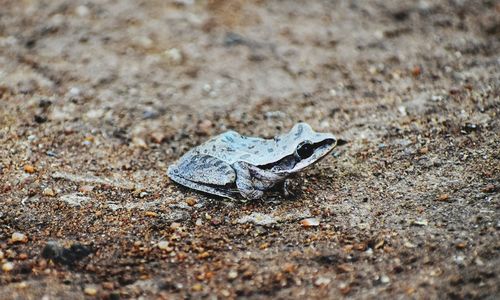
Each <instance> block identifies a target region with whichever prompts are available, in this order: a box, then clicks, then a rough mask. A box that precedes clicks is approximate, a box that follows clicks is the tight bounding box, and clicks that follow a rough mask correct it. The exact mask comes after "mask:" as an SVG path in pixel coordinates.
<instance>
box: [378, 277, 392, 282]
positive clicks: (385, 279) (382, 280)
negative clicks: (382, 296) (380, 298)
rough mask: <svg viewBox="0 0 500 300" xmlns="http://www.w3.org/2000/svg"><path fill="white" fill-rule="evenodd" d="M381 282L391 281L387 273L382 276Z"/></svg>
mask: <svg viewBox="0 0 500 300" xmlns="http://www.w3.org/2000/svg"><path fill="white" fill-rule="evenodd" d="M380 282H382V283H389V282H391V279H390V278H389V276H387V275H382V276H381V277H380Z"/></svg>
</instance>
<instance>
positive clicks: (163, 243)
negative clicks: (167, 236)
mask: <svg viewBox="0 0 500 300" xmlns="http://www.w3.org/2000/svg"><path fill="white" fill-rule="evenodd" d="M158 248H159V249H161V250H167V249H169V248H170V247H169V244H168V242H167V241H160V242H158Z"/></svg>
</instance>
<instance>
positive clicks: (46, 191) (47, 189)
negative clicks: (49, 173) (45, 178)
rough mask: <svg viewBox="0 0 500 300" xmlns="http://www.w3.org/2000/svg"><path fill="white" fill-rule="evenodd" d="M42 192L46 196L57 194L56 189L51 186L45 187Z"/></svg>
mask: <svg viewBox="0 0 500 300" xmlns="http://www.w3.org/2000/svg"><path fill="white" fill-rule="evenodd" d="M42 193H43V195H44V196H48V197H54V196H55V195H56V193H55V192H54V190H53V189H51V188H49V187H46V188H45V189H43V192H42Z"/></svg>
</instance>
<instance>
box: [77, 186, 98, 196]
mask: <svg viewBox="0 0 500 300" xmlns="http://www.w3.org/2000/svg"><path fill="white" fill-rule="evenodd" d="M93 189H94V187H93V186H91V185H82V186H80V187H79V188H78V191H79V192H80V193H84V194H86V193H90V192H92V190H93Z"/></svg>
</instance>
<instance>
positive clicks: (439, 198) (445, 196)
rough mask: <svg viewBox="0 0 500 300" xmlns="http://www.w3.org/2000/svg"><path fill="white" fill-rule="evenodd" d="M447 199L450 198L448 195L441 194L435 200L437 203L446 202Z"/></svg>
mask: <svg viewBox="0 0 500 300" xmlns="http://www.w3.org/2000/svg"><path fill="white" fill-rule="evenodd" d="M449 198H450V196H449V195H448V194H441V195H439V196H438V198H437V200H438V201H448V199H449Z"/></svg>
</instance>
